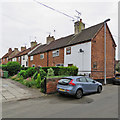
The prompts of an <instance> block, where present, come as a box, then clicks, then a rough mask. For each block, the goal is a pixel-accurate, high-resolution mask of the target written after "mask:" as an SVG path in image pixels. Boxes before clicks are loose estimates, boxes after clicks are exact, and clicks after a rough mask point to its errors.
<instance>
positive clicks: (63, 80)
mask: <svg viewBox="0 0 120 120" xmlns="http://www.w3.org/2000/svg"><path fill="white" fill-rule="evenodd" d="M70 81H71V79H70V78H63V79H60V80H59V81H58V84H61V85H68V83H69V82H70Z"/></svg>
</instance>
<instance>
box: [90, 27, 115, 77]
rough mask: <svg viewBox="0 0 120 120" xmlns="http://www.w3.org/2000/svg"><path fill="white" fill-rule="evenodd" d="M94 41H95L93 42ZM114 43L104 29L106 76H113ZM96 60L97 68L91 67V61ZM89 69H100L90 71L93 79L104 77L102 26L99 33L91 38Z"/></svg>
mask: <svg viewBox="0 0 120 120" xmlns="http://www.w3.org/2000/svg"><path fill="white" fill-rule="evenodd" d="M95 41H96V42H95ZM114 58H115V45H114V43H113V40H112V38H111V35H110V33H109V31H108V28H107V30H106V71H107V74H106V77H107V78H113V77H114V64H115V59H114ZM94 62H97V69H93V63H94ZM91 70H92V71H102V72H92V73H91V76H92V78H93V79H104V27H102V28H101V30H100V31H99V33H98V34H97V35H96V36H95V38H94V39H93V40H92V46H91Z"/></svg>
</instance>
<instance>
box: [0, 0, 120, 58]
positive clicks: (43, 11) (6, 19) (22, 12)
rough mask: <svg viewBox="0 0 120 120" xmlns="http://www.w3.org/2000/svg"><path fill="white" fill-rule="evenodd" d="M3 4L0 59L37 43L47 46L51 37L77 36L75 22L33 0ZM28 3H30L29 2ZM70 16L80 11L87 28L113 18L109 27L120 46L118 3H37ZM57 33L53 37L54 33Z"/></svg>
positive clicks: (44, 0) (6, 0)
mask: <svg viewBox="0 0 120 120" xmlns="http://www.w3.org/2000/svg"><path fill="white" fill-rule="evenodd" d="M22 1H23V0H4V2H1V7H0V8H1V9H0V18H1V19H0V21H1V26H2V27H0V28H1V29H0V31H1V32H0V33H1V37H0V40H1V46H0V48H1V52H0V57H2V56H3V55H4V54H5V53H7V51H8V48H10V47H11V48H12V49H14V48H15V47H17V48H19V50H20V47H21V46H25V45H26V46H27V47H30V42H31V41H32V40H35V36H36V40H37V42H38V43H45V42H46V37H47V36H48V35H49V33H51V35H55V38H56V39H57V38H60V37H64V36H67V35H70V34H73V33H74V23H73V22H72V21H71V20H72V19H70V18H68V17H66V16H64V15H62V14H60V13H57V12H55V11H52V10H50V9H48V8H46V7H44V6H42V5H40V4H38V3H36V2H35V1H33V0H24V2H22ZM28 1H29V2H28ZM37 1H39V2H42V3H44V4H46V5H48V6H51V7H53V8H55V9H57V10H59V11H62V12H64V13H66V14H68V15H70V16H73V17H74V16H75V15H77V13H76V12H75V10H78V11H79V12H81V13H82V15H81V18H82V20H83V22H84V23H86V28H87V27H90V26H92V25H95V24H98V23H100V22H103V21H104V20H105V19H107V18H110V19H111V20H110V21H109V22H108V26H109V28H110V30H111V33H112V35H114V36H113V37H114V39H115V42H116V44H118V37H117V36H118V1H117V0H109V1H108V0H104V1H103V0H97V1H100V2H95V0H94V1H92V2H88V0H84V2H83V0H37ZM54 30H56V32H55V33H54V32H53V31H54Z"/></svg>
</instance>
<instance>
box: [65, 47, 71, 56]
mask: <svg viewBox="0 0 120 120" xmlns="http://www.w3.org/2000/svg"><path fill="white" fill-rule="evenodd" d="M69 54H71V47H67V48H66V55H69Z"/></svg>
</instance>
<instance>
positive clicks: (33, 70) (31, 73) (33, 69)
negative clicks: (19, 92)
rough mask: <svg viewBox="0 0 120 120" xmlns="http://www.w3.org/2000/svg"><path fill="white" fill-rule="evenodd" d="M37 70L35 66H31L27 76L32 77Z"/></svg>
mask: <svg viewBox="0 0 120 120" xmlns="http://www.w3.org/2000/svg"><path fill="white" fill-rule="evenodd" d="M35 72H36V70H35V67H30V68H28V69H27V70H26V73H25V78H28V77H32V76H33V75H34V73H35Z"/></svg>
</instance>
